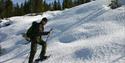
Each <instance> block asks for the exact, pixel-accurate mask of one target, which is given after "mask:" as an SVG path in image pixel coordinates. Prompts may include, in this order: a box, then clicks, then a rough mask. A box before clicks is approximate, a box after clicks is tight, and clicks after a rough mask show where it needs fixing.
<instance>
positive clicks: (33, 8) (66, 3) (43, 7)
mask: <svg viewBox="0 0 125 63" xmlns="http://www.w3.org/2000/svg"><path fill="white" fill-rule="evenodd" d="M90 1H91V0H63V2H62V3H61V2H60V0H54V2H52V3H47V2H46V1H45V0H25V2H24V3H21V4H20V5H19V4H18V3H17V4H13V2H12V1H11V0H0V18H8V17H11V16H21V15H25V14H28V13H43V12H45V11H55V10H64V9H65V8H71V7H74V6H77V5H80V4H84V3H87V2H90Z"/></svg>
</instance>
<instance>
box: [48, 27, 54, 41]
mask: <svg viewBox="0 0 125 63" xmlns="http://www.w3.org/2000/svg"><path fill="white" fill-rule="evenodd" d="M52 30H53V28H51V29H50V32H51V31H52ZM49 36H50V33H49V34H48V36H47V38H46V42H47V41H48V38H49Z"/></svg>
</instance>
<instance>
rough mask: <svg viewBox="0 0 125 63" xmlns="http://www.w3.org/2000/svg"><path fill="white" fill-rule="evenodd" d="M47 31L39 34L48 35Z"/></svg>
mask: <svg viewBox="0 0 125 63" xmlns="http://www.w3.org/2000/svg"><path fill="white" fill-rule="evenodd" d="M48 34H49V32H41V35H48Z"/></svg>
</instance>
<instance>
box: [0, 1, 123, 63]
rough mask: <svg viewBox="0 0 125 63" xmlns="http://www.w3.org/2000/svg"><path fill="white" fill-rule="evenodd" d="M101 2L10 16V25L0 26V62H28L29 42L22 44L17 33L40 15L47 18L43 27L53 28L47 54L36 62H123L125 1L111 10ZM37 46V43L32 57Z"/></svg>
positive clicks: (22, 30) (22, 41)
mask: <svg viewBox="0 0 125 63" xmlns="http://www.w3.org/2000/svg"><path fill="white" fill-rule="evenodd" d="M123 1H124V0H123ZM105 3H106V1H105V0H96V1H92V2H90V3H86V4H83V5H79V6H76V7H73V8H71V9H65V10H64V11H48V12H45V13H44V14H43V15H38V16H28V15H25V16H15V17H10V18H9V19H10V21H12V23H11V25H9V26H5V27H1V28H0V45H1V46H2V48H3V49H4V54H3V55H2V56H0V63H22V62H24V63H27V62H28V57H27V56H28V55H29V52H30V43H29V44H27V45H25V44H24V43H26V42H27V41H26V40H25V39H24V38H23V37H22V35H21V34H22V33H25V32H26V31H27V29H28V28H29V27H30V26H31V23H32V22H33V21H37V22H40V20H41V19H42V18H43V17H47V18H48V19H49V22H48V23H47V25H46V26H45V31H48V30H50V29H51V28H53V31H52V33H51V35H50V37H49V40H48V41H47V45H48V47H47V54H46V55H51V57H50V58H49V59H48V60H46V61H43V62H39V63H125V5H123V6H122V7H119V8H117V9H114V10H112V9H110V8H109V7H107V6H108V5H107V4H105ZM3 21H4V23H6V22H8V21H7V20H3ZM4 23H0V24H2V25H3V24H4ZM44 40H46V36H45V37H44ZM40 50H41V46H40V45H39V47H38V50H37V53H36V55H35V59H36V58H38V56H39V53H40ZM25 59H26V60H25Z"/></svg>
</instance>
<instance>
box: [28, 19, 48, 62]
mask: <svg viewBox="0 0 125 63" xmlns="http://www.w3.org/2000/svg"><path fill="white" fill-rule="evenodd" d="M47 21H48V20H47V18H43V19H42V20H41V22H40V23H37V22H33V23H32V26H31V27H30V28H29V29H28V31H27V33H26V34H27V36H28V37H29V38H30V41H31V51H30V57H29V63H33V59H34V56H35V53H36V50H37V44H40V45H42V50H41V53H40V58H39V59H37V61H40V60H41V61H42V60H43V59H45V58H46V57H47V56H45V53H46V46H47V45H46V42H45V41H44V40H43V39H42V35H48V34H49V33H50V31H49V32H44V25H45V24H46V23H47Z"/></svg>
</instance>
